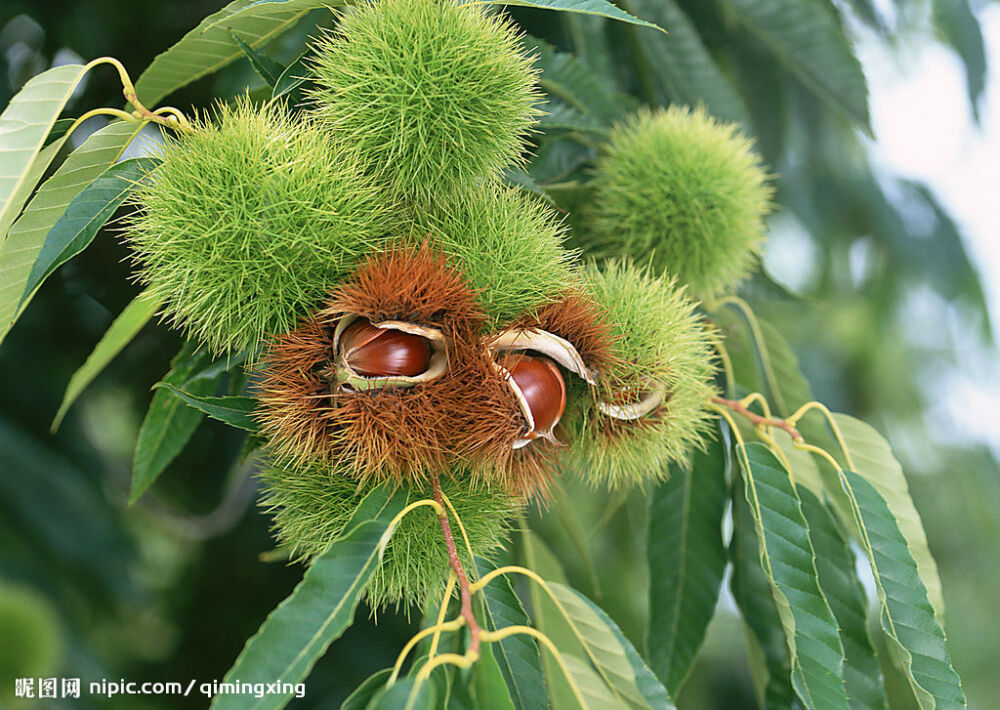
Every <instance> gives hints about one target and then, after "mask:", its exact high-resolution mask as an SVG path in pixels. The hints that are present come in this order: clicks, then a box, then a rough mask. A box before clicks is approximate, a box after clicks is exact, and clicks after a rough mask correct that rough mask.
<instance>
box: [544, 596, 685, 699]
mask: <svg viewBox="0 0 1000 710" xmlns="http://www.w3.org/2000/svg"><path fill="white" fill-rule="evenodd" d="M549 587H550V588H551V589H552V594H553V596H554V597H555V600H556V603H557V604H558V605H559V607H560V611H562V613H563V614H564V616H565V617H566V618H567V620H568V621H569V623H570V626H571V627H572V629H573V632H574V633H575V634H576V637H577V640H578V641H579V642H580V644H581V645H582V646H583V648H584V650H585V651H586V654H587V657H588V658H589V659H590V662H591V663H593V664H594V667H595V668H596V669H597V673H598V675H599V676H600V677H601V678H602V679H603V680H604V682H605V683H606V684H607V685H608V687H609V688H610V689H611V691H612V693H613V695H614V696H615V697H616V698H618V699H619V700H620V701H621V702H622V703H623V704H624V705H625V706H626V707H631V708H642V709H648V710H672V709H673V707H674V705H673V703H672V702H671V701H670V696H669V694H668V693H667V691H666V689H665V688H664V687H663V685H662V684H661V683H660V681H659V680H657V678H656V676H655V675H653V672H652V671H651V670H649V667H648V666H646V663H645V661H643V660H642V657H641V656H640V655H639V653H638V652H637V651H636V650H635V647H634V646H633V645H632V644H631V643H630V642H629V641H628V639H626V638H625V636H624V634H622V632H621V630H620V629H619V628H618V626H617V624H615V623H614V622H613V621H612V620H611V618H610V617H609V616H608V615H607V614H605V613H604V611H602V610H601V609H600V607H598V606H597V605H596V604H594V603H593V602H592V601H590V600H589V599H587V598H586V597H585V596H583V595H582V594H580V593H579V592H577V591H576V590H575V589H571V588H570V587H567V586H564V585H562V584H559V583H558V582H549Z"/></svg>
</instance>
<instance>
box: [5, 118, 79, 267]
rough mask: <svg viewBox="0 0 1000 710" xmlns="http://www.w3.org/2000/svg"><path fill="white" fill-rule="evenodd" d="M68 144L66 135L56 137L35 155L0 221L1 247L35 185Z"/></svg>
mask: <svg viewBox="0 0 1000 710" xmlns="http://www.w3.org/2000/svg"><path fill="white" fill-rule="evenodd" d="M65 144H66V137H65V136H63V137H62V138H56V139H55V140H54V141H53V142H52V143H49V144H47V145H46V146H45V147H44V148H42V149H41V150H40V151H39V152H38V155H36V156H35V157H34V159H32V161H31V165H30V166H29V167H28V171H27V172H26V173H25V175H24V180H22V181H21V184H20V185H19V186H18V188H17V191H16V192H14V194H13V195H12V196H11V198H10V205H11V209H10V210H9V211H8V212H7V214H6V216H5V217H4V219H3V221H2V222H0V248H3V246H5V245H6V241H7V239H8V238H9V237H10V227H11V223H13V222H14V220H15V219H17V216H18V215H19V214H21V208H22V207H24V203H25V202H27V201H28V197H29V196H30V195H31V193H32V191H34V189H35V185H37V184H38V181H39V180H41V179H42V176H43V175H44V174H45V171H46V170H48V169H49V165H50V164H51V163H52V160H53V159H54V158H55V157H56V155H57V154H58V153H59V151H60V150H62V147H63V146H64V145H65Z"/></svg>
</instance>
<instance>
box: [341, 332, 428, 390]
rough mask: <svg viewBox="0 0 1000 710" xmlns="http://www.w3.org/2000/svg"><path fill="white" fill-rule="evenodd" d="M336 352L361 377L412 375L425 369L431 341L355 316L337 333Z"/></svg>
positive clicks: (418, 373) (414, 375)
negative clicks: (337, 348)
mask: <svg viewBox="0 0 1000 710" xmlns="http://www.w3.org/2000/svg"><path fill="white" fill-rule="evenodd" d="M338 346H339V350H340V352H339V356H340V358H341V360H342V361H343V362H344V363H345V364H346V365H347V366H348V367H350V368H351V369H352V370H353V371H354V372H356V373H357V374H359V375H363V376H365V377H399V376H401V377H416V376H417V375H420V374H422V373H424V372H426V371H427V368H428V367H429V365H430V359H431V345H430V341H428V340H427V338H424V337H421V336H419V335H414V334H412V333H404V332H402V331H400V330H394V329H392V328H377V327H375V326H374V325H372V324H371V321H369V320H368V319H367V318H358V319H357V320H356V321H354V322H353V323H351V325H349V326H348V327H347V328H346V329H345V330H344V332H343V333H341V335H340V341H339V343H338Z"/></svg>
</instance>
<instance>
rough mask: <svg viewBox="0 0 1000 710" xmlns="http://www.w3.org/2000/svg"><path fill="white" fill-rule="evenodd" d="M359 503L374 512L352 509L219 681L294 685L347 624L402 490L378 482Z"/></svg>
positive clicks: (250, 703)
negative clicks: (342, 529)
mask: <svg viewBox="0 0 1000 710" xmlns="http://www.w3.org/2000/svg"><path fill="white" fill-rule="evenodd" d="M365 502H367V503H369V505H368V506H366V508H365V512H368V511H371V510H377V513H376V514H375V515H374V517H362V516H361V515H360V511H359V513H356V514H355V516H354V517H353V519H352V521H351V522H350V523H348V526H347V530H348V532H347V533H346V534H344V535H343V536H341V537H339V538H337V539H336V540H334V541H333V542H332V543H331V544H330V547H329V548H327V550H326V552H324V553H323V554H322V555H320V556H319V557H317V558H316V560H315V561H314V562H313V563H312V564H311V565H310V566H309V569H308V570H307V571H306V573H305V576H304V577H303V578H302V581H301V582H300V583H299V584H298V586H297V587H295V590H294V591H293V592H292V593H291V595H289V596H288V597H287V598H286V599H285V600H284V601H283V602H281V604H279V605H278V606H277V607H276V608H275V609H274V611H272V612H271V613H270V614H269V615H268V617H267V619H266V620H265V621H264V623H263V624H262V625H261V627H260V629H259V630H258V631H257V633H256V634H254V636H253V637H252V638H250V640H249V641H247V644H246V646H245V647H244V648H243V651H242V652H241V653H240V655H239V657H238V658H237V659H236V662H235V663H234V664H233V667H232V668H231V669H230V670H229V672H228V673H226V677H225V679H224V682H233V681H234V680H239V681H240V682H243V683H275V682H281V683H292V684H295V683H299V682H301V681H302V680H303V679H304V678H305V677H306V676H307V675H308V674H309V671H310V670H311V669H312V667H313V664H315V663H316V661H317V660H318V659H319V658H320V656H322V655H323V653H324V652H325V651H326V649H327V647H329V645H330V644H331V643H332V642H333V641H334V640H335V639H337V638H338V637H339V636H340V635H341V634H342V633H343V632H344V630H345V629H346V628H347V627H348V626H350V624H351V622H352V621H353V619H354V612H355V609H356V608H357V606H358V602H359V601H360V599H361V595H362V593H363V592H364V590H365V587H366V585H367V584H368V581H369V580H370V579H371V576H372V574H373V573H374V572H375V569H376V568H377V566H378V565H379V564H380V563H381V559H382V553H383V551H384V550H385V546H386V544H388V541H389V537H390V536H391V534H392V529H391V528H390V527H389V524H390V522H391V521H392V520H393V518H394V517H395V516H396V514H397V513H399V511H401V510H402V509H403V506H404V505H405V503H406V493H405V492H403V491H402V490H396V491H395V492H394V493H392V494H390V493H389V492H388V491H387V490H386V489H385V488H377V489H375V490H374V491H372V492H371V493H370V494H369V495H368V496H367V497H366V501H365ZM375 504H378V505H375ZM408 680H409V679H406V680H404V681H401V682H400V683H397V684H396V685H402V684H405V683H406V682H407V681H408ZM425 685H428V684H425ZM394 687H395V686H394ZM291 695H292V694H291V693H288V694H270V695H264V697H262V698H249V697H247V696H243V695H218V696H216V698H215V700H214V701H213V702H212V705H211V707H212V708H213V710H236V709H237V708H238V709H239V710H275V709H276V708H282V707H284V706H285V704H286V703H287V702H288V700H289V699H290V698H291ZM385 707H395V706H385Z"/></svg>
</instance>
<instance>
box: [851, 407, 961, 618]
mask: <svg viewBox="0 0 1000 710" xmlns="http://www.w3.org/2000/svg"><path fill="white" fill-rule="evenodd" d="M833 418H834V421H836V422H837V426H838V427H839V429H840V432H841V434H842V435H843V437H844V442H845V443H846V444H847V450H848V451H849V452H850V454H851V462H852V463H853V464H854V466H853V468H854V470H855V471H856V472H857V473H859V474H860V475H862V476H864V477H865V478H866V479H867V480H868V481H869V482H870V483H871V484H872V485H873V486H875V489H876V490H877V491H878V493H879V495H880V496H882V498H883V499H884V500H885V502H886V505H888V506H889V510H890V511H892V515H893V518H895V520H896V524H897V525H898V526H899V530H900V532H902V533H903V537H905V538H906V544H907V546H908V547H909V549H910V552H911V553H912V555H913V559H915V560H916V562H917V569H918V571H919V572H920V579H921V581H922V582H923V585H924V587H926V588H927V593H928V595H929V596H930V600H931V604H932V605H933V606H934V611H935V614H936V615H937V617H938V623H943V619H944V597H943V596H942V594H941V578H940V577H939V576H938V569H937V563H936V562H935V561H934V557H933V555H931V551H930V548H929V547H928V546H927V535H926V533H925V532H924V526H923V523H921V522H920V514H919V513H918V512H917V508H916V506H915V505H914V504H913V499H912V498H911V497H910V489H909V486H908V485H907V483H906V476H905V475H904V474H903V467H902V466H900V464H899V461H897V460H896V457H895V456H894V455H893V453H892V448H891V447H890V446H889V442H887V441H886V440H885V439H884V438H882V435H881V434H879V433H878V432H877V431H875V429H873V428H872V427H870V426H869V425H868V424H865V423H864V422H862V421H860V420H858V419H855V418H854V417H849V416H847V415H846V414H834V415H833Z"/></svg>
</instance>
